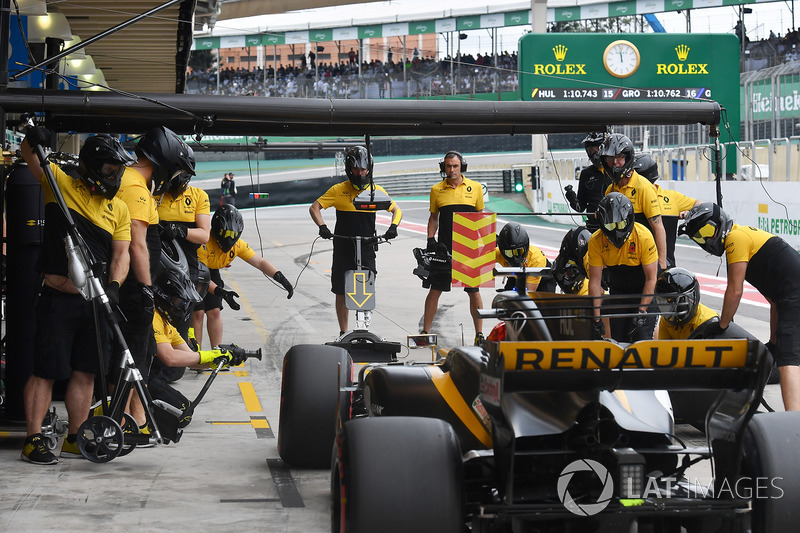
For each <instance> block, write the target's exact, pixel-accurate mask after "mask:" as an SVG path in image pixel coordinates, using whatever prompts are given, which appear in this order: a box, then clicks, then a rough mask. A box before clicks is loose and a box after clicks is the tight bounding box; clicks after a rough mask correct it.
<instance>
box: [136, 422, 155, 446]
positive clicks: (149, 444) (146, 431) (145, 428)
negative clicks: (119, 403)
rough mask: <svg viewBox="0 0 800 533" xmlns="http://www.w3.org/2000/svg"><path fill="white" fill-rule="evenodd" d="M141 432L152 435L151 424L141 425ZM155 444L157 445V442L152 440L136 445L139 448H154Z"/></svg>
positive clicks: (148, 435) (147, 435) (141, 433)
mask: <svg viewBox="0 0 800 533" xmlns="http://www.w3.org/2000/svg"><path fill="white" fill-rule="evenodd" d="M139 434H140V435H145V436H146V437H148V438H149V437H150V426H148V425H147V424H145V425H143V426H139ZM153 446H155V444H154V443H152V442H148V443H146V444H137V445H136V447H137V448H152V447H153Z"/></svg>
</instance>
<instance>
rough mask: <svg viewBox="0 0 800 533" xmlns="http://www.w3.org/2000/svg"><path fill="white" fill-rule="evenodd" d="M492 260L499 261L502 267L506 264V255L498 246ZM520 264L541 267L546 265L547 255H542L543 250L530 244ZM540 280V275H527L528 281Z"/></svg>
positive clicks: (537, 281)
mask: <svg viewBox="0 0 800 533" xmlns="http://www.w3.org/2000/svg"><path fill="white" fill-rule="evenodd" d="M494 260H495V262H496V263H500V265H501V266H504V267H507V266H508V259H506V256H504V255H503V252H501V251H500V248H495V251H494ZM522 264H523V265H524V266H526V267H532V268H539V267H542V268H543V267H546V266H547V257H546V256H545V255H544V252H542V251H541V250H540V249H538V248H537V247H536V246H533V245H530V246H529V247H528V255H527V256H526V257H525V261H523V263H522ZM541 280H542V277H541V276H537V277H533V276H530V277H528V281H530V282H531V283H537V284H538V283H539V282H540V281H541Z"/></svg>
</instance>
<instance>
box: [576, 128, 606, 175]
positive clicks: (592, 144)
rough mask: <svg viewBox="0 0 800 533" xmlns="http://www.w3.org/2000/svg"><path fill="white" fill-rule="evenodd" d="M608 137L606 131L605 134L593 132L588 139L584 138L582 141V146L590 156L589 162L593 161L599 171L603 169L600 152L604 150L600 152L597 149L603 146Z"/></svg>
mask: <svg viewBox="0 0 800 533" xmlns="http://www.w3.org/2000/svg"><path fill="white" fill-rule="evenodd" d="M606 136H607V134H606V132H604V131H603V132H596V131H592V132H589V134H588V135H587V136H586V137H584V139H583V141H581V144H582V145H583V147H584V149H585V150H586V155H587V156H589V161H591V162H592V164H593V165H594V166H595V167H597V168H598V169H601V168H603V162H602V161H601V158H600V152H601V151H602V148H601V149H600V150H598V149H597V148H600V147H602V146H603V143H604V142H605V140H606Z"/></svg>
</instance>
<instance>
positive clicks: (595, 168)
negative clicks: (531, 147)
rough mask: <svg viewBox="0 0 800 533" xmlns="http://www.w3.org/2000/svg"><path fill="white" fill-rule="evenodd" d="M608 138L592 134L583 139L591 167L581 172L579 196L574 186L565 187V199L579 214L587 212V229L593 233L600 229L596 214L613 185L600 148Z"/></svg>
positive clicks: (603, 133)
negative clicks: (606, 192)
mask: <svg viewBox="0 0 800 533" xmlns="http://www.w3.org/2000/svg"><path fill="white" fill-rule="evenodd" d="M606 136H607V134H606V133H605V132H601V133H596V132H591V133H589V134H588V135H587V136H586V137H585V138H584V139H583V141H582V144H583V147H584V149H585V150H586V155H587V156H589V161H590V162H591V165H589V166H588V167H586V168H584V169H583V170H581V173H580V176H578V194H575V191H573V190H572V185H567V186H566V187H564V190H565V191H566V192H565V193H564V197H565V198H566V199H567V201H568V202H569V205H570V207H571V208H572V209H574V210H575V211H577V212H579V213H583V212H584V211H585V212H586V228H587V229H588V230H589V231H591V232H592V233H594V232H595V231H597V230H599V229H600V223H599V222H598V221H597V217H595V215H594V212H595V209H597V204H598V203H599V202H600V199H601V198H602V197H603V196H604V195H605V190H606V188H607V187H608V186H609V185H610V184H611V180H609V179H608V175H607V174H606V173H605V172H603V161H602V160H601V157H602V156H601V155H600V148H601V147H602V146H603V143H604V142H605V140H606Z"/></svg>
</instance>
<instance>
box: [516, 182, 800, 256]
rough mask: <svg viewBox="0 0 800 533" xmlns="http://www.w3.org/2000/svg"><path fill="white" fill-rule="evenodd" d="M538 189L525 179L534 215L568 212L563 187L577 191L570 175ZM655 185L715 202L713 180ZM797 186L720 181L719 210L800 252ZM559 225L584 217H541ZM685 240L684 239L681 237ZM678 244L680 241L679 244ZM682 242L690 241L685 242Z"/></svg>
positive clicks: (739, 222) (799, 202)
mask: <svg viewBox="0 0 800 533" xmlns="http://www.w3.org/2000/svg"><path fill="white" fill-rule="evenodd" d="M535 181H537V182H538V183H537V184H538V188H537V189H534V188H532V187H531V181H530V179H529V178H526V180H525V194H526V196H527V198H528V202H529V203H530V205H531V208H532V209H533V211H534V212H548V213H551V212H554V213H569V212H571V209H570V207H569V204H568V203H567V201H566V199H565V198H564V187H566V186H567V185H572V186H573V187H574V189H575V190H576V191H577V190H578V180H577V179H575V178H574V177H573V175H570V174H566V175H561V178H560V179H555V178H554V179H539V180H535ZM657 183H658V185H659V186H661V187H662V188H664V189H673V190H677V191H679V192H681V193H683V194H685V195H687V196H689V197H691V198H695V199H697V200H700V201H701V202H716V197H717V193H716V184H715V182H714V181H688V180H687V181H672V180H668V179H664V177H663V176H662V178H661V179H659V180H658V182H657ZM799 187H800V185H798V184H797V183H794V182H775V181H723V182H722V208H723V209H724V210H725V212H726V213H728V214H729V215H730V216H731V217H733V220H734V222H735V223H736V224H740V225H744V226H753V227H755V228H759V229H762V230H764V231H768V232H770V233H772V234H774V235H778V236H779V237H781V238H782V239H783V240H785V241H786V242H787V243H789V245H791V246H792V247H793V248H794V249H795V250H799V251H800V194H798V188H799ZM542 218H544V219H545V220H548V221H550V222H555V223H559V224H576V225H579V224H583V217H582V216H581V215H580V214H577V213H576V214H575V216H574V217H565V216H544V217H542ZM681 238H682V239H686V238H685V237H681ZM679 242H681V241H679ZM685 242H687V243H688V242H689V240H688V239H686V241H685Z"/></svg>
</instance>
